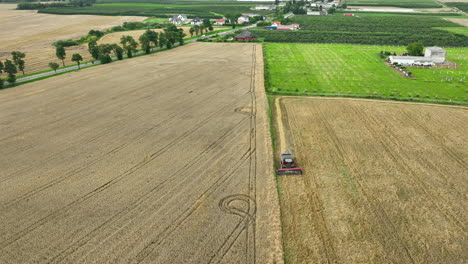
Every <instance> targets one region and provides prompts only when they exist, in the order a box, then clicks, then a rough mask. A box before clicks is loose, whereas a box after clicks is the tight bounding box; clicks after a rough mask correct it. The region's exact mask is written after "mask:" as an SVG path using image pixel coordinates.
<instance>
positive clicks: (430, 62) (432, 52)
mask: <svg viewBox="0 0 468 264" xmlns="http://www.w3.org/2000/svg"><path fill="white" fill-rule="evenodd" d="M446 56H447V51H446V50H444V49H442V48H440V47H429V48H426V51H425V53H424V56H390V57H388V62H390V63H391V64H395V63H396V64H399V65H403V66H435V65H436V64H441V63H444V62H445V58H446Z"/></svg>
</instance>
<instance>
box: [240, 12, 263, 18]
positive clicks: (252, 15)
mask: <svg viewBox="0 0 468 264" xmlns="http://www.w3.org/2000/svg"><path fill="white" fill-rule="evenodd" d="M242 16H244V17H263V16H262V15H260V14H255V13H242Z"/></svg>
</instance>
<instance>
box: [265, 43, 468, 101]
mask: <svg viewBox="0 0 468 264" xmlns="http://www.w3.org/2000/svg"><path fill="white" fill-rule="evenodd" d="M265 47H266V49H265V56H266V70H267V75H266V82H267V85H266V87H267V90H269V91H270V92H273V93H279V94H298V95H300V94H304V93H306V94H312V95H332V96H333V95H345V96H360V97H377V98H379V97H380V98H389V99H392V98H393V99H400V100H419V101H438V102H450V101H451V102H456V103H460V104H468V78H467V76H468V48H448V49H447V53H448V59H449V60H451V61H454V62H456V63H457V64H458V69H457V70H449V69H410V71H411V72H412V73H413V74H414V76H415V78H404V77H402V76H401V75H400V74H399V73H398V72H397V71H395V70H394V69H393V68H391V67H389V66H387V65H385V64H384V63H383V62H382V59H380V58H379V57H378V53H379V52H380V51H381V50H387V51H392V52H393V51H395V52H403V51H404V47H395V46H365V45H346V44H273V43H268V44H266V45H265Z"/></svg>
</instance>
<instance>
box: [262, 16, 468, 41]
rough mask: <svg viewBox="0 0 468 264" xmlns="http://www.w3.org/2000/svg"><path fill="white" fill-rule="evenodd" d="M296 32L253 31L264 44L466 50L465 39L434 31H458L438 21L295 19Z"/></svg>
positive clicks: (404, 18) (409, 18) (410, 18)
mask: <svg viewBox="0 0 468 264" xmlns="http://www.w3.org/2000/svg"><path fill="white" fill-rule="evenodd" d="M293 22H295V23H298V24H300V25H301V29H300V30H299V31H270V30H264V29H256V30H254V33H255V34H256V35H258V36H259V37H263V38H265V41H267V42H312V43H349V44H377V45H408V44H409V43H412V42H417V41H420V42H422V43H424V45H426V46H433V45H438V46H445V47H447V46H453V47H460V46H466V43H468V36H465V35H463V34H457V33H453V32H449V31H446V30H440V29H436V28H435V27H461V26H460V25H458V24H455V23H452V22H450V21H446V20H443V19H441V18H438V17H421V16H363V17H344V16H313V17H311V16H297V17H295V18H294V19H293Z"/></svg>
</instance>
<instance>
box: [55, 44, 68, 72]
mask: <svg viewBox="0 0 468 264" xmlns="http://www.w3.org/2000/svg"><path fill="white" fill-rule="evenodd" d="M55 55H56V56H57V58H58V59H59V60H61V61H62V64H63V67H65V56H66V55H67V53H66V52H65V48H64V47H62V46H57V47H56V48H55Z"/></svg>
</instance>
